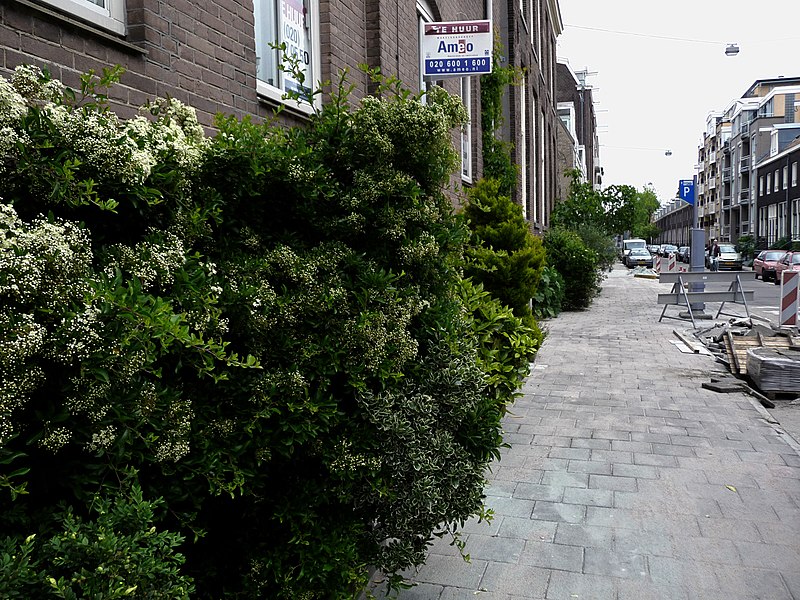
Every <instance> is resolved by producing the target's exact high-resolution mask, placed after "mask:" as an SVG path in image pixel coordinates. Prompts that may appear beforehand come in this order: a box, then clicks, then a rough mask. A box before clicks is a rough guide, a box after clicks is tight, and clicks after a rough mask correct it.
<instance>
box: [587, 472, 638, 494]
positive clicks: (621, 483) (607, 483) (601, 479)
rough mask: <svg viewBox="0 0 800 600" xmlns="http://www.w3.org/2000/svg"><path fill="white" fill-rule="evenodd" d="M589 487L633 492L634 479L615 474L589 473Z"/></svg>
mask: <svg viewBox="0 0 800 600" xmlns="http://www.w3.org/2000/svg"><path fill="white" fill-rule="evenodd" d="M589 487H590V488H596V489H600V490H618V491H621V492H635V491H636V479H634V478H633V477H620V476H616V475H589Z"/></svg>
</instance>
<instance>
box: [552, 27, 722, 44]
mask: <svg viewBox="0 0 800 600" xmlns="http://www.w3.org/2000/svg"><path fill="white" fill-rule="evenodd" d="M564 27H565V28H567V27H572V28H573V29H585V30H587V31H602V32H603V33H615V34H617V35H632V36H636V37H643V38H655V39H659V40H672V41H675V42H692V43H694V44H715V45H716V44H724V43H725V42H720V41H714V40H694V39H691V38H681V37H673V36H669V35H654V34H651V33H636V32H633V31H619V30H617V29H602V28H601V27H584V26H583V25H566V24H565V25H564Z"/></svg>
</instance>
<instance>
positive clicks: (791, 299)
mask: <svg viewBox="0 0 800 600" xmlns="http://www.w3.org/2000/svg"><path fill="white" fill-rule="evenodd" d="M798 279H800V272H798V271H781V306H780V311H781V321H780V326H781V327H795V326H796V325H797V282H798Z"/></svg>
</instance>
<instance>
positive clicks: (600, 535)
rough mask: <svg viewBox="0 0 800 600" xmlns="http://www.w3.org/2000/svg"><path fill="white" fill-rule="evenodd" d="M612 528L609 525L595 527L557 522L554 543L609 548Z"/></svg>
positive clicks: (612, 533)
mask: <svg viewBox="0 0 800 600" xmlns="http://www.w3.org/2000/svg"><path fill="white" fill-rule="evenodd" d="M613 542H614V530H613V529H612V528H610V527H595V526H592V525H581V524H578V523H559V524H558V528H557V529H556V536H555V543H556V544H566V545H568V546H582V547H584V548H611V547H612V545H613Z"/></svg>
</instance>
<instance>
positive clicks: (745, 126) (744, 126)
mask: <svg viewBox="0 0 800 600" xmlns="http://www.w3.org/2000/svg"><path fill="white" fill-rule="evenodd" d="M739 129H740V133H741V134H742V135H744V134H745V133H750V123H742V124H741V126H740V128H739Z"/></svg>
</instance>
